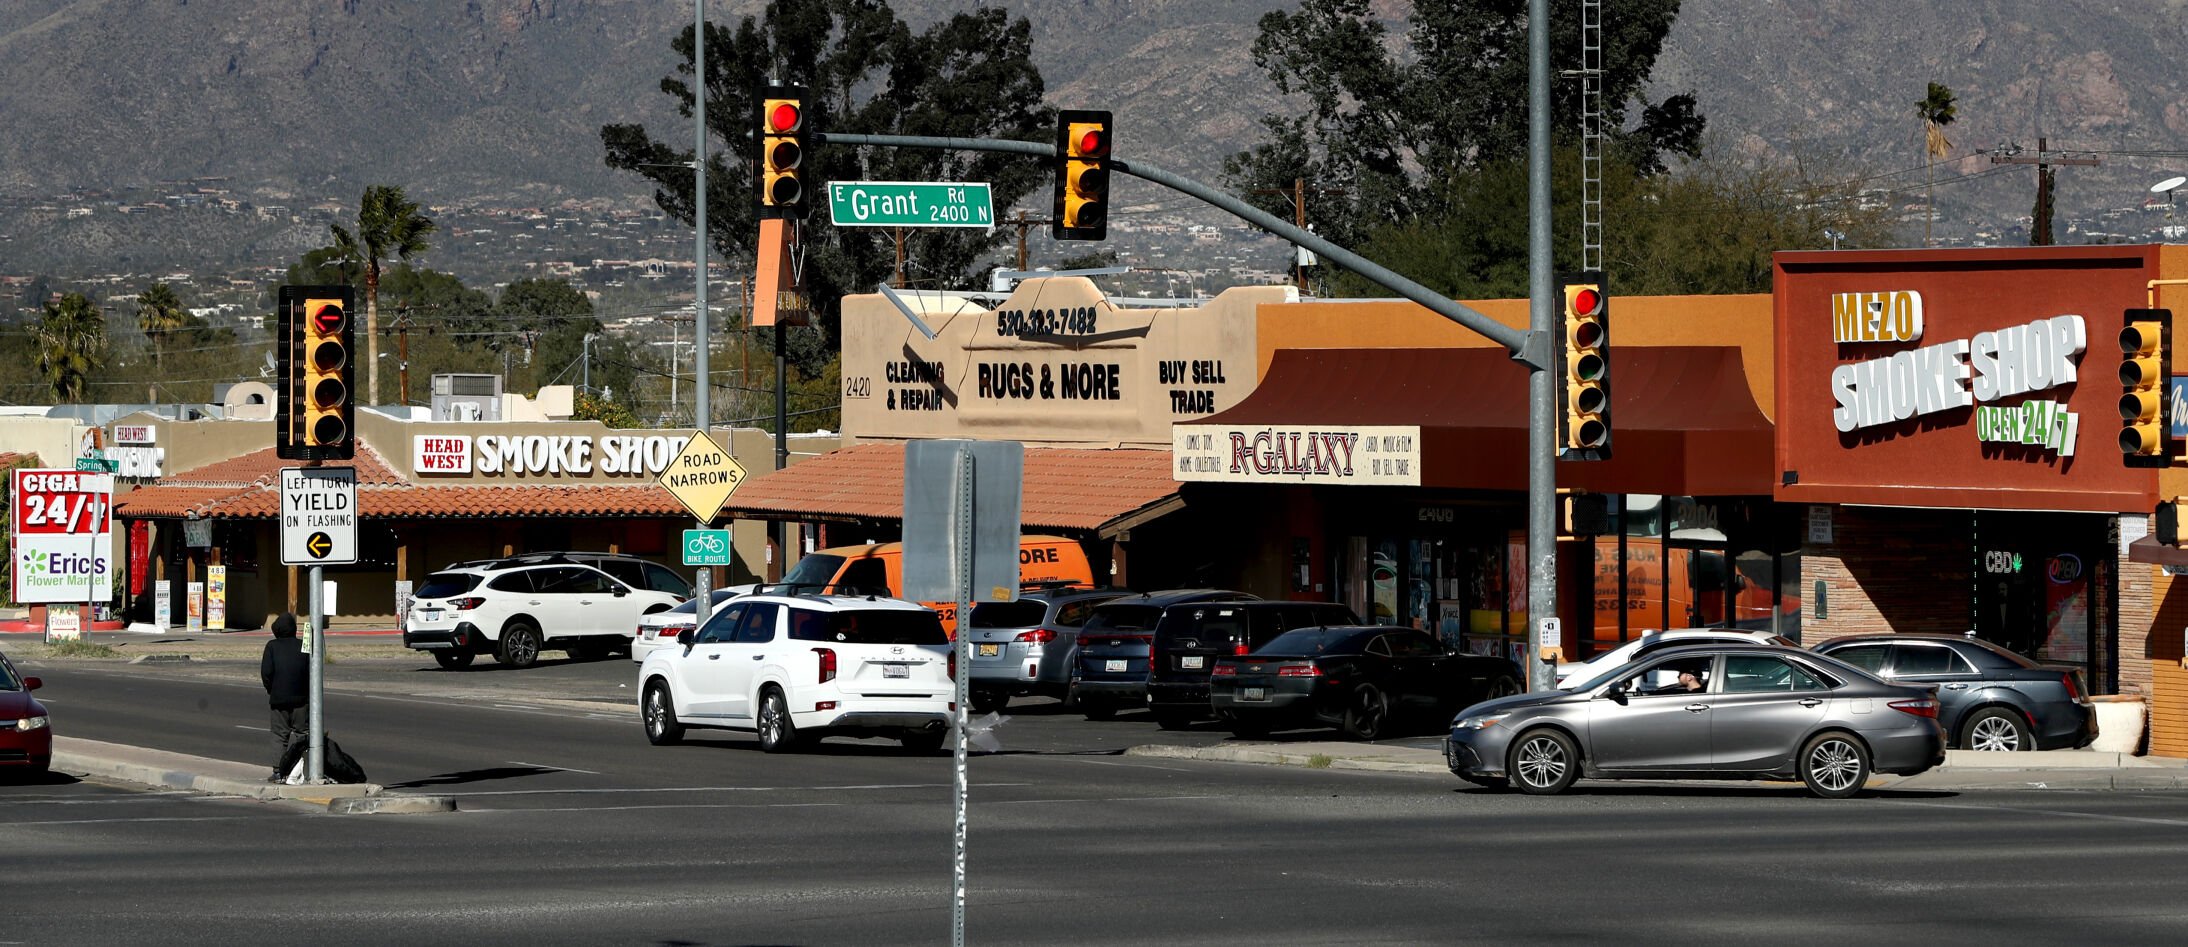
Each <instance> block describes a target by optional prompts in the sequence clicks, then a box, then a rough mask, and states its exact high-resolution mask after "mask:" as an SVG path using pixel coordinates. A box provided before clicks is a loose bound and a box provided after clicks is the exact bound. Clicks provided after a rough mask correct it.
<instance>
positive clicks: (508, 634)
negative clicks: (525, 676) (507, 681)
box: [494, 621, 539, 668]
mask: <svg viewBox="0 0 2188 947" xmlns="http://www.w3.org/2000/svg"><path fill="white" fill-rule="evenodd" d="M494 660H495V662H497V663H500V664H506V665H508V666H510V667H513V668H528V667H531V666H532V665H534V664H538V663H539V629H537V628H534V627H532V626H531V625H529V624H526V623H524V622H521V621H520V622H512V623H510V625H509V627H507V628H504V629H502V630H501V640H500V641H498V642H496V643H495V644H494Z"/></svg>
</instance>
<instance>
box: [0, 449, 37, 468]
mask: <svg viewBox="0 0 2188 947" xmlns="http://www.w3.org/2000/svg"><path fill="white" fill-rule="evenodd" d="M19 460H24V461H29V462H30V465H31V466H33V467H36V466H38V455H37V454H19V453H16V452H14V451H8V452H5V453H0V468H4V467H11V466H14V464H15V462H16V461H19Z"/></svg>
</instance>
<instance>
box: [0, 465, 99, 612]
mask: <svg viewBox="0 0 2188 947" xmlns="http://www.w3.org/2000/svg"><path fill="white" fill-rule="evenodd" d="M9 487H10V495H11V496H12V497H13V501H12V502H11V503H10V504H9V507H10V509H9V516H10V519H9V521H8V525H9V531H8V546H9V549H8V560H9V563H10V565H9V568H10V569H11V570H12V572H11V578H12V579H13V581H14V583H15V584H14V586H13V587H12V591H11V592H10V593H9V597H10V598H13V599H14V600H15V601H17V602H19V603H22V604H25V605H30V604H50V603H56V602H104V601H106V600H108V599H111V598H113V597H114V534H113V519H112V516H111V513H112V511H113V509H114V475H113V474H106V473H80V472H78V471H74V470H17V471H15V472H14V473H13V474H11V475H10V477H9Z"/></svg>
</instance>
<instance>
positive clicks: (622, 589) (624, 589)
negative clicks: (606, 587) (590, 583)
mask: <svg viewBox="0 0 2188 947" xmlns="http://www.w3.org/2000/svg"><path fill="white" fill-rule="evenodd" d="M629 594H631V590H630V587H629V586H623V585H618V586H616V587H615V597H616V598H622V597H623V596H625V595H629Z"/></svg>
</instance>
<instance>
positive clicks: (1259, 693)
mask: <svg viewBox="0 0 2188 947" xmlns="http://www.w3.org/2000/svg"><path fill="white" fill-rule="evenodd" d="M1239 690H1240V693H1239V695H1238V699H1240V700H1268V699H1269V689H1268V688H1266V687H1244V688H1240V689H1239Z"/></svg>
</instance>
